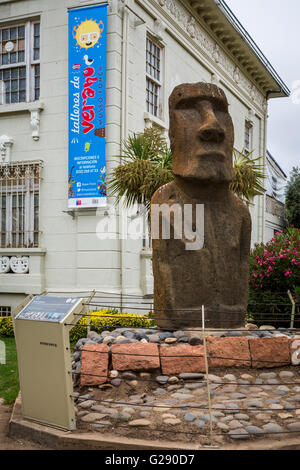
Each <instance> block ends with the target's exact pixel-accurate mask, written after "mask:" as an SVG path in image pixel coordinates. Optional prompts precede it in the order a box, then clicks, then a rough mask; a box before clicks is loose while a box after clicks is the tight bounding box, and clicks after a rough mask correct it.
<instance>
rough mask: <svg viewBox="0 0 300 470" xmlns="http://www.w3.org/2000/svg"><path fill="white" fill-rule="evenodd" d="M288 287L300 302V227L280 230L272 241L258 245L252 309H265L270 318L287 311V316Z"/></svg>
mask: <svg viewBox="0 0 300 470" xmlns="http://www.w3.org/2000/svg"><path fill="white" fill-rule="evenodd" d="M288 290H290V291H291V293H292V295H293V296H294V299H295V301H296V302H300V230H297V229H292V228H290V229H288V230H287V231H286V232H278V233H277V234H276V235H275V236H274V238H272V240H271V241H269V242H268V243H266V244H260V245H256V246H255V248H254V250H253V251H252V253H251V256H250V276H249V297H250V298H249V312H251V313H259V312H260V313H261V314H262V313H264V314H265V318H268V320H269V317H270V314H271V313H274V314H275V313H278V314H279V313H280V314H282V313H285V318H288V317H289V314H290V312H291V303H290V301H289V299H288V296H287V291H288ZM297 311H298V312H299V308H298V310H297ZM267 313H268V314H269V316H268V317H266V314H267ZM262 318H263V316H262ZM274 318H275V317H274ZM268 323H270V322H269V321H268ZM283 326H284V325H283Z"/></svg>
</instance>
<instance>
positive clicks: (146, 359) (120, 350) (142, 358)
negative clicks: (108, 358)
mask: <svg viewBox="0 0 300 470" xmlns="http://www.w3.org/2000/svg"><path fill="white" fill-rule="evenodd" d="M111 352H112V366H113V369H114V370H151V369H158V368H159V367H160V361H159V354H158V347H157V345H156V344H152V343H148V344H147V343H133V344H113V345H112V346H111Z"/></svg>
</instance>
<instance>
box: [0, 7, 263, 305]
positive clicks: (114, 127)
mask: <svg viewBox="0 0 300 470" xmlns="http://www.w3.org/2000/svg"><path fill="white" fill-rule="evenodd" d="M89 3H93V2H89ZM95 3H100V2H95ZM109 3H110V6H109V8H108V12H109V18H108V53H107V67H108V70H107V168H108V171H109V172H110V171H111V170H112V168H113V167H114V166H115V165H116V164H118V159H116V158H113V155H117V154H119V153H120V143H121V138H122V135H123V136H125V135H128V133H129V132H132V131H141V130H142V129H143V128H144V126H145V121H144V113H145V110H146V109H145V81H146V80H145V64H146V34H147V31H148V32H150V33H152V34H156V30H157V28H156V23H155V20H156V19H157V18H158V19H160V20H162V21H163V22H164V25H165V28H163V29H162V33H161V44H162V45H163V46H164V69H165V72H164V74H165V75H164V77H165V78H164V84H165V87H164V101H163V116H162V119H161V122H160V124H161V125H162V126H163V127H164V128H165V129H167V128H168V107H167V103H168V96H169V94H170V93H171V91H172V90H173V88H174V87H175V86H176V85H177V84H179V83H182V82H195V81H197V82H198V81H206V82H211V81H212V79H213V74H217V75H218V77H219V80H220V82H219V83H220V86H221V87H222V88H223V89H224V91H225V93H226V95H227V97H228V100H229V103H230V113H231V115H232V118H233V122H234V126H235V147H236V148H237V149H242V147H243V145H244V125H245V119H247V117H248V114H249V110H250V109H253V110H254V116H255V117H254V123H253V125H254V128H253V144H254V145H253V147H254V149H255V152H257V153H259V154H261V155H263V154H264V151H265V149H264V144H263V142H264V134H265V129H264V113H265V111H264V110H263V109H262V106H261V103H262V102H263V97H262V95H261V96H260V94H259V91H258V90H256V96H258V98H259V99H258V100H252V99H251V98H250V96H249V94H248V93H247V91H246V88H245V87H244V85H243V84H244V82H245V80H246V79H245V80H244V81H243V82H241V83H240V85H237V84H236V83H235V82H234V81H233V79H232V77H231V76H230V74H231V72H230V73H229V72H228V71H227V72H226V70H225V68H224V67H223V65H222V64H221V62H220V63H217V62H216V61H215V60H214V59H213V57H212V56H210V55H208V54H207V53H204V50H203V51H202V49H201V47H200V46H199V44H197V42H196V39H194V38H189V37H188V36H187V34H186V32H184V31H183V29H182V28H181V27H178V28H175V26H174V22H172V21H171V18H170V17H169V16H168V15H167V14H165V13H163V12H162V11H161V10H159V9H155V7H154V6H153V5H154V4H153V2H152V1H149V0H145V1H144V2H142V6H141V3H140V2H134V1H133V0H130V7H131V8H133V9H134V10H135V11H136V12H137V14H138V15H139V16H140V17H142V18H143V20H144V21H145V24H142V25H139V26H136V25H135V22H136V21H137V17H136V16H135V15H134V14H132V13H130V12H129V11H128V10H125V11H126V15H127V19H128V27H127V28H125V29H124V30H123V11H122V9H121V8H119V7H120V6H121V3H119V2H118V0H111V1H110V2H109ZM85 4H87V3H86V2H84V1H80V0H72V1H71V0H51V1H48V0H35V1H33V0H25V1H22V2H13V3H6V4H4V5H2V4H0V18H5V19H6V20H5V21H7V19H11V20H14V19H17V18H18V19H19V18H27V17H31V16H35V15H37V16H39V15H40V17H41V96H40V102H42V103H43V107H44V109H43V111H41V115H40V139H39V140H38V141H34V140H33V139H32V136H31V128H30V113H29V111H28V109H27V108H28V106H26V105H25V106H24V109H23V110H21V111H18V112H12V111H10V112H7V113H5V114H3V113H2V112H1V107H0V127H1V132H0V133H1V134H7V135H8V136H10V137H12V139H13V141H14V144H13V147H12V153H11V155H12V160H13V161H19V160H33V159H35V160H43V161H44V167H43V171H42V178H43V179H42V183H41V202H40V230H41V231H42V235H41V247H43V248H45V249H46V255H45V259H44V266H45V268H44V269H45V272H44V273H41V274H45V287H46V288H50V289H61V290H66V291H67V290H72V289H94V288H95V289H98V290H107V291H113V292H119V291H120V290H123V291H125V292H127V293H137V294H142V293H143V292H144V291H143V290H142V287H143V286H144V285H145V283H146V280H145V278H144V277H145V272H144V271H145V266H144V264H143V262H144V261H143V259H144V258H142V257H141V250H142V242H141V241H132V240H131V241H130V240H127V241H126V240H125V241H123V242H122V241H120V240H119V239H118V232H119V228H118V229H117V237H116V238H115V239H113V240H99V239H98V238H97V236H96V227H97V223H98V222H99V221H101V220H103V218H104V217H105V215H104V212H103V211H102V212H101V211H99V213H98V214H96V212H95V211H87V210H85V211H83V212H81V213H79V214H78V215H77V214H76V216H75V217H74V218H72V217H71V216H70V215H69V214H67V213H66V212H64V211H67V179H68V142H67V126H68V119H67V111H68V82H67V21H68V16H67V8H68V7H76V6H84V5H85ZM123 34H127V37H128V40H127V43H126V45H125V48H124V51H125V53H126V57H125V67H126V69H125V70H126V77H122V47H123V46H122V35H123ZM227 68H228V67H227ZM122 78H123V82H122ZM122 83H123V84H124V87H123V88H122ZM247 83H248V82H247ZM122 103H126V109H125V111H124V117H125V122H122ZM12 109H13V106H12ZM109 202H112V201H111V200H110V199H109ZM262 207H263V206H262V203H261V202H259V198H257V201H255V205H254V207H253V208H251V212H252V218H253V233H252V236H253V237H252V238H253V242H254V241H261V240H262V237H263V229H262V226H259V224H262ZM0 255H1V250H0ZM148 269H149V263H148ZM141 273H143V276H144V277H142V278H141ZM0 277H1V275H0ZM147 279H148V280H147V282H148V284H149V276H148V278H147ZM0 292H2V293H3V294H5V291H3V289H2V288H1V280H0ZM25 293H26V289H25V288H24V289H23V291H22V294H25ZM36 293H38V292H36ZM1 297H2V295H0V304H1V305H2V304H3V302H4V301H6V300H7V297H6V296H5V297H4V298H3V297H2V298H3V301H2V298H1ZM12 302H14V303H15V301H12Z"/></svg>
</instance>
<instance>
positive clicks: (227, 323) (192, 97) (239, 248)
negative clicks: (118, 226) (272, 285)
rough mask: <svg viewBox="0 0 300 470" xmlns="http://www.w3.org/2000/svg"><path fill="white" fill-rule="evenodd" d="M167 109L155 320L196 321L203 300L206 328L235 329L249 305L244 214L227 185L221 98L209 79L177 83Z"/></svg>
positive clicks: (154, 226)
mask: <svg viewBox="0 0 300 470" xmlns="http://www.w3.org/2000/svg"><path fill="white" fill-rule="evenodd" d="M169 108H170V133H169V136H170V142H171V149H172V153H173V174H174V181H172V182H171V183H169V184H167V185H165V186H162V187H161V188H159V189H158V190H157V191H156V193H155V194H154V196H153V198H152V201H151V230H152V238H153V274H154V311H155V316H156V319H157V324H158V325H159V326H160V327H161V328H170V327H174V328H182V327H186V328H193V327H196V326H198V327H199V326H201V325H202V318H201V311H202V305H204V307H205V326H206V327H207V328H238V327H241V326H244V319H245V314H246V310H247V303H248V275H249V253H250V238H251V218H250V213H249V210H248V208H247V206H246V205H245V204H244V203H243V202H242V201H241V200H240V199H239V198H238V197H237V196H235V195H234V194H233V193H232V191H231V190H230V189H229V186H230V182H231V181H232V179H233V164H232V156H233V144H234V129H233V123H232V119H231V117H230V115H229V112H228V102H227V99H226V96H225V94H224V92H223V91H222V90H221V89H220V88H218V87H217V86H215V85H211V84H207V83H196V84H182V85H179V86H177V87H176V88H175V89H174V91H173V93H172V94H171V96H170V99H169ZM170 213H171V216H170ZM191 214H192V215H191ZM180 221H181V222H180ZM168 225H169V228H170V234H168V230H167V229H166V228H167V227H168ZM189 225H191V226H190V227H189ZM164 229H166V230H164ZM164 231H165V233H163V232H164ZM191 232H194V242H193V236H191Z"/></svg>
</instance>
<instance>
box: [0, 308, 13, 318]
mask: <svg viewBox="0 0 300 470" xmlns="http://www.w3.org/2000/svg"><path fill="white" fill-rule="evenodd" d="M10 316H11V307H1V306H0V317H10Z"/></svg>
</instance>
